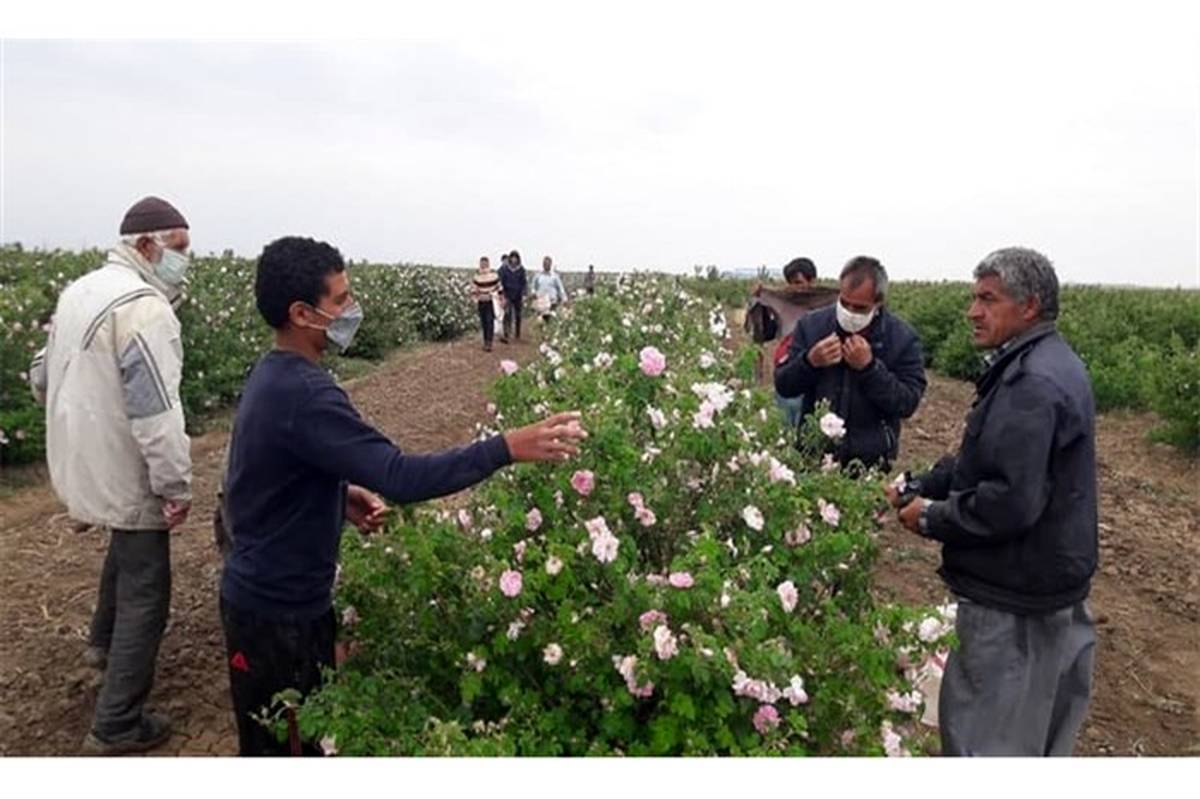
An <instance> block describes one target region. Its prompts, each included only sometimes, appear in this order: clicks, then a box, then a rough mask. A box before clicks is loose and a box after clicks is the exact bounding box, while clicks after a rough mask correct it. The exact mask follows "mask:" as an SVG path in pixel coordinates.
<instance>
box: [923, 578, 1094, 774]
mask: <svg viewBox="0 0 1200 799" xmlns="http://www.w3.org/2000/svg"><path fill="white" fill-rule="evenodd" d="M955 631H956V632H957V634H958V643H959V646H958V649H955V650H952V651H951V652H950V657H949V658H948V659H947V660H946V673H945V675H944V676H943V677H942V687H941V693H940V695H939V696H938V725H939V727H940V728H941V736H942V754H944V755H957V756H964V755H1006V756H1019V757H1045V756H1059V757H1061V756H1066V755H1070V754H1071V752H1072V751H1073V750H1074V748H1075V738H1076V736H1077V735H1078V733H1079V728H1080V726H1082V724H1083V719H1084V716H1086V715H1087V708H1088V700H1089V699H1090V698H1091V694H1092V667H1093V664H1094V662H1095V657H1096V628H1095V625H1094V624H1093V623H1092V616H1091V613H1090V612H1089V611H1088V607H1087V602H1086V601H1082V602H1078V603H1076V604H1074V605H1071V606H1070V607H1066V608H1063V609H1062V610H1056V611H1054V612H1052V613H1045V614H1042V615H1029V616H1018V615H1016V614H1013V613H1006V612H1004V611H1002V610H996V609H995V608H989V607H985V606H983V605H980V604H978V603H976V602H971V601H969V600H965V599H961V598H960V599H959V602H958V618H957V620H956V623H955Z"/></svg>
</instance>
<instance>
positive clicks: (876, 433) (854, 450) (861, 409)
mask: <svg viewBox="0 0 1200 799" xmlns="http://www.w3.org/2000/svg"><path fill="white" fill-rule="evenodd" d="M830 333H836V334H837V336H838V338H841V339H843V340H845V339H846V338H847V337H848V336H849V335H850V334H849V333H847V332H846V331H844V330H842V328H841V326H840V325H838V323H837V307H836V306H835V305H831V306H828V307H826V308H818V309H817V310H815V311H810V312H809V313H807V314H805V315H804V316H802V317H800V320H799V321H798V322H796V328H795V333H794V335H793V338H792V346H791V348H790V349H789V350H788V357H787V360H786V361H784V363H783V364H782V365H781V366H777V367H776V368H775V390H776V391H777V392H779V395H780V396H782V397H789V398H790V397H797V396H800V395H801V394H803V395H804V407H803V409H802V411H801V413H802V417H801V418H803V417H805V416H808V415H809V414H811V413H812V411H813V408H814V407H816V404H817V403H818V402H820V401H821V400H829V405H830V409H831V410H832V411H833V412H834V413H836V414H837V415H838V416H840V417H842V420H843V421H844V422H845V425H846V435H845V437H844V438H843V439H842V441H841V443H840V445H839V447H838V451H837V454H836V457H837V459H838V461H839V462H841V463H843V464H845V463H849V462H850V461H852V460H856V459H857V460H860V461H862V462H863V463H865V464H867V465H870V464H874V463H880V462H882V463H884V464H888V463H890V462H891V461H892V460H894V459H895V457H896V453H897V451H898V450H899V448H900V420H901V419H907V418H908V417H910V416H912V415H913V413H914V412H915V411H916V410H917V405H918V404H920V402H921V396H922V395H923V394H924V393H925V383H926V381H925V361H924V359H923V358H922V356H921V342H920V340H919V339H918V338H917V334H916V331H914V330H913V329H912V327H910V326H909V325H908V323H907V322H904V321H903V320H901V319H899V318H897V317H896V316H893V315H892V314H891V313H889V312H888V310H887V309H886V308H880V309H879V313H878V314H876V316H875V319H873V320H872V321H871V324H870V325H869V326H868V327H867V329H866V330H864V331H862V333H861V334H860V335H862V336H863V337H864V338H866V339H867V341H868V342H869V343H870V344H871V353H872V356H873V357H872V359H871V364H870V365H869V366H868V367H867V368H866V369H863V370H862V371H859V370H856V369H851V368H850V367H849V366H847V365H846V364H845V363H844V362H843V363H839V364H835V365H833V366H826V367H824V368H820V369H818V368H816V367H814V366H813V365H812V364H810V363H809V362H808V357H807V356H808V351H809V349H810V348H811V347H812V346H813V345H814V344H816V343H817V342H818V341H820V340H821V339H823V338H825V337H826V336H828V335H829V334H830Z"/></svg>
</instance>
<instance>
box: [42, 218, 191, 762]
mask: <svg viewBox="0 0 1200 799" xmlns="http://www.w3.org/2000/svg"><path fill="white" fill-rule="evenodd" d="M120 233H121V241H120V243H119V244H117V246H116V247H115V248H113V249H112V250H111V251H110V252H109V253H108V258H107V260H106V262H105V263H104V264H103V265H102V266H101V267H100V268H98V269H96V270H93V271H92V272H89V273H88V274H86V275H84V276H83V277H81V278H79V279H78V280H76V281H75V282H74V283H72V284H71V285H69V286H67V288H66V289H64V290H63V292H62V295H61V296H60V297H59V300H58V306H57V308H56V310H55V314H54V319H53V321H52V323H51V329H50V335H49V340H48V342H47V344H46V348H45V349H44V350H42V352H40V353H38V355H37V356H36V357H35V358H34V361H33V364H32V365H31V368H30V382H31V384H32V387H33V391H34V394H35V395H36V396H37V397H38V399H39V401H41V402H43V403H44V404H45V405H46V458H47V461H48V463H49V467H50V479H51V482H52V483H53V485H54V490H55V493H56V494H57V495H58V497H59V499H60V500H61V501H62V502H63V503H64V504H65V505H66V506H67V509H68V511H69V513H70V516H71V518H72V519H73V520H75V521H77V522H82V523H84V524H88V525H93V526H96V527H101V528H107V529H108V530H109V531H110V532H111V538H110V541H109V548H108V555H107V557H106V558H105V561H104V569H103V572H102V574H101V577H100V593H99V597H98V599H97V603H96V612H95V615H94V617H93V619H92V625H91V632H90V636H89V642H88V643H89V647H88V660H89V662H91V663H92V664H93V665H96V666H101V667H104V668H105V673H104V683H103V685H102V687H101V689H100V695H99V697H98V698H97V700H96V712H95V717H94V719H93V721H92V728H91V731H90V733H89V734H88V736H87V739H86V740H85V741H84V750H85V752H89V753H95V754H122V753H125V752H136V751H144V750H146V749H151V748H153V747H155V746H158V745H159V744H161V743H163V742H165V741H166V740H167V739H168V738H169V737H170V735H171V729H170V723H169V722H168V720H167V719H165V718H163V717H161V716H158V715H154V714H150V713H147V712H145V710H144V705H145V702H146V697H147V696H148V695H149V694H150V688H151V686H152V685H153V683H154V664H155V660H156V658H157V656H158V647H159V643H160V642H161V640H162V634H163V630H164V629H165V627H166V621H167V612H168V608H169V605H170V597H171V563H170V545H169V541H170V538H169V536H168V531H169V530H170V529H172V528H174V527H177V526H179V525H180V524H182V523H183V522H184V520H186V518H187V515H188V509H189V507H190V505H191V498H192V495H191V471H192V468H191V455H190V442H189V440H188V437H187V434H186V433H185V432H184V420H183V408H182V406H181V404H180V400H179V382H180V377H181V373H182V368H183V348H182V344H181V341H180V329H179V320H178V319H177V318H176V316H175V311H174V307H173V306H174V305H177V304H178V302H179V301H180V300H181V299H182V293H183V288H184V286H185V285H186V281H185V280H184V277H185V274H186V271H187V266H188V256H187V255H186V252H187V249H188V247H189V246H190V244H191V241H190V238H189V235H188V224H187V221H186V220H185V219H184V218H183V215H182V214H180V213H179V211H177V210H176V209H175V208H174V207H173V206H172V205H171V204H170V203H167V202H166V201H164V200H161V199H159V198H157V197H146V198H144V199H142V200H140V201H138V202H137V203H136V204H134V206H133V207H132V208H130V209H129V211H128V213H126V215H125V218H124V220H123V221H122V222H121V228H120Z"/></svg>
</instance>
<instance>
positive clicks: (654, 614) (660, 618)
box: [638, 610, 667, 633]
mask: <svg viewBox="0 0 1200 799" xmlns="http://www.w3.org/2000/svg"><path fill="white" fill-rule="evenodd" d="M666 623H667V614H665V613H663V612H662V611H661V610H648V611H646V612H645V613H643V614H642V615H641V616H638V626H639V627H641V628H642V632H644V633H648V632H650V631H651V630H653V629H654V628H655V627H656V626H658V625H659V624H666Z"/></svg>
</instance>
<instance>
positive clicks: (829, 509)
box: [817, 499, 842, 527]
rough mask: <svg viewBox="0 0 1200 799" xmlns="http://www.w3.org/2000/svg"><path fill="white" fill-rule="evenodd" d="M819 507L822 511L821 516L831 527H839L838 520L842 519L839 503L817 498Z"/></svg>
mask: <svg viewBox="0 0 1200 799" xmlns="http://www.w3.org/2000/svg"><path fill="white" fill-rule="evenodd" d="M817 507H818V508H819V509H820V511H821V518H822V519H823V520H824V521H825V523H826V524H828V525H829V526H830V527H837V526H838V522H839V521H841V519H842V512H841V511H839V510H838V509H837V505H834V504H833V503H832V502H826V501H825V500H823V499H818V500H817Z"/></svg>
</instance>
